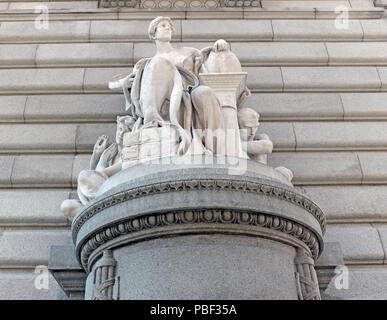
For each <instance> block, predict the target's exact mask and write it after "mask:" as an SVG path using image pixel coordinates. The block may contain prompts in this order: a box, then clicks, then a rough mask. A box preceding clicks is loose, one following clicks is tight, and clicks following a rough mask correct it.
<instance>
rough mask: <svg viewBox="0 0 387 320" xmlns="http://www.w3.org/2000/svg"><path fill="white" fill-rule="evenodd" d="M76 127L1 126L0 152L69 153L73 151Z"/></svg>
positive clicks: (51, 125) (53, 125)
mask: <svg viewBox="0 0 387 320" xmlns="http://www.w3.org/2000/svg"><path fill="white" fill-rule="evenodd" d="M75 134H76V125H70V124H65V125H58V124H46V125H34V124H31V125H28V124H21V125H2V126H0V148H1V151H0V152H3V153H4V152H16V153H22V152H69V151H73V150H75Z"/></svg>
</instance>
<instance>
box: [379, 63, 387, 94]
mask: <svg viewBox="0 0 387 320" xmlns="http://www.w3.org/2000/svg"><path fill="white" fill-rule="evenodd" d="M377 69H378V73H379V77H380V80H381V82H382V85H381V87H382V89H384V90H385V89H386V88H387V67H378V68H377Z"/></svg>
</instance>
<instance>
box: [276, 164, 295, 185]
mask: <svg viewBox="0 0 387 320" xmlns="http://www.w3.org/2000/svg"><path fill="white" fill-rule="evenodd" d="M274 170H276V171H278V172H279V173H281V174H282V175H284V176H285V177H286V178H287V179H288V180H289V182H292V179H293V172H292V171H291V170H290V169H288V168H285V167H277V168H274Z"/></svg>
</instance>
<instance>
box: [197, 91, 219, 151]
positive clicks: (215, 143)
mask: <svg viewBox="0 0 387 320" xmlns="http://www.w3.org/2000/svg"><path fill="white" fill-rule="evenodd" d="M191 97H192V102H193V106H194V112H195V129H201V130H203V132H204V136H203V139H204V144H205V146H206V148H207V149H209V150H211V151H212V152H213V153H216V154H225V141H224V139H225V135H224V134H225V132H224V121H223V114H222V109H221V106H220V104H219V101H218V99H217V98H216V96H215V94H214V92H213V91H212V89H211V88H210V87H208V86H199V87H197V88H195V89H194V90H192V92H191Z"/></svg>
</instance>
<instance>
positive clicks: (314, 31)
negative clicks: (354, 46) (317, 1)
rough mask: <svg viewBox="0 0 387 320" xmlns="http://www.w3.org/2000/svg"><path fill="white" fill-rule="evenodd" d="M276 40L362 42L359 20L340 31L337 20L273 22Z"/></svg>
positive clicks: (350, 21) (353, 21)
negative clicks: (336, 23) (336, 24)
mask: <svg viewBox="0 0 387 320" xmlns="http://www.w3.org/2000/svg"><path fill="white" fill-rule="evenodd" d="M272 24H273V32H274V40H289V41H290V40H300V41H302V40H304V41H322V40H333V41H361V40H362V39H363V30H362V27H361V25H360V22H359V20H348V28H347V29H338V28H336V26H335V20H273V21H272Z"/></svg>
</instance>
